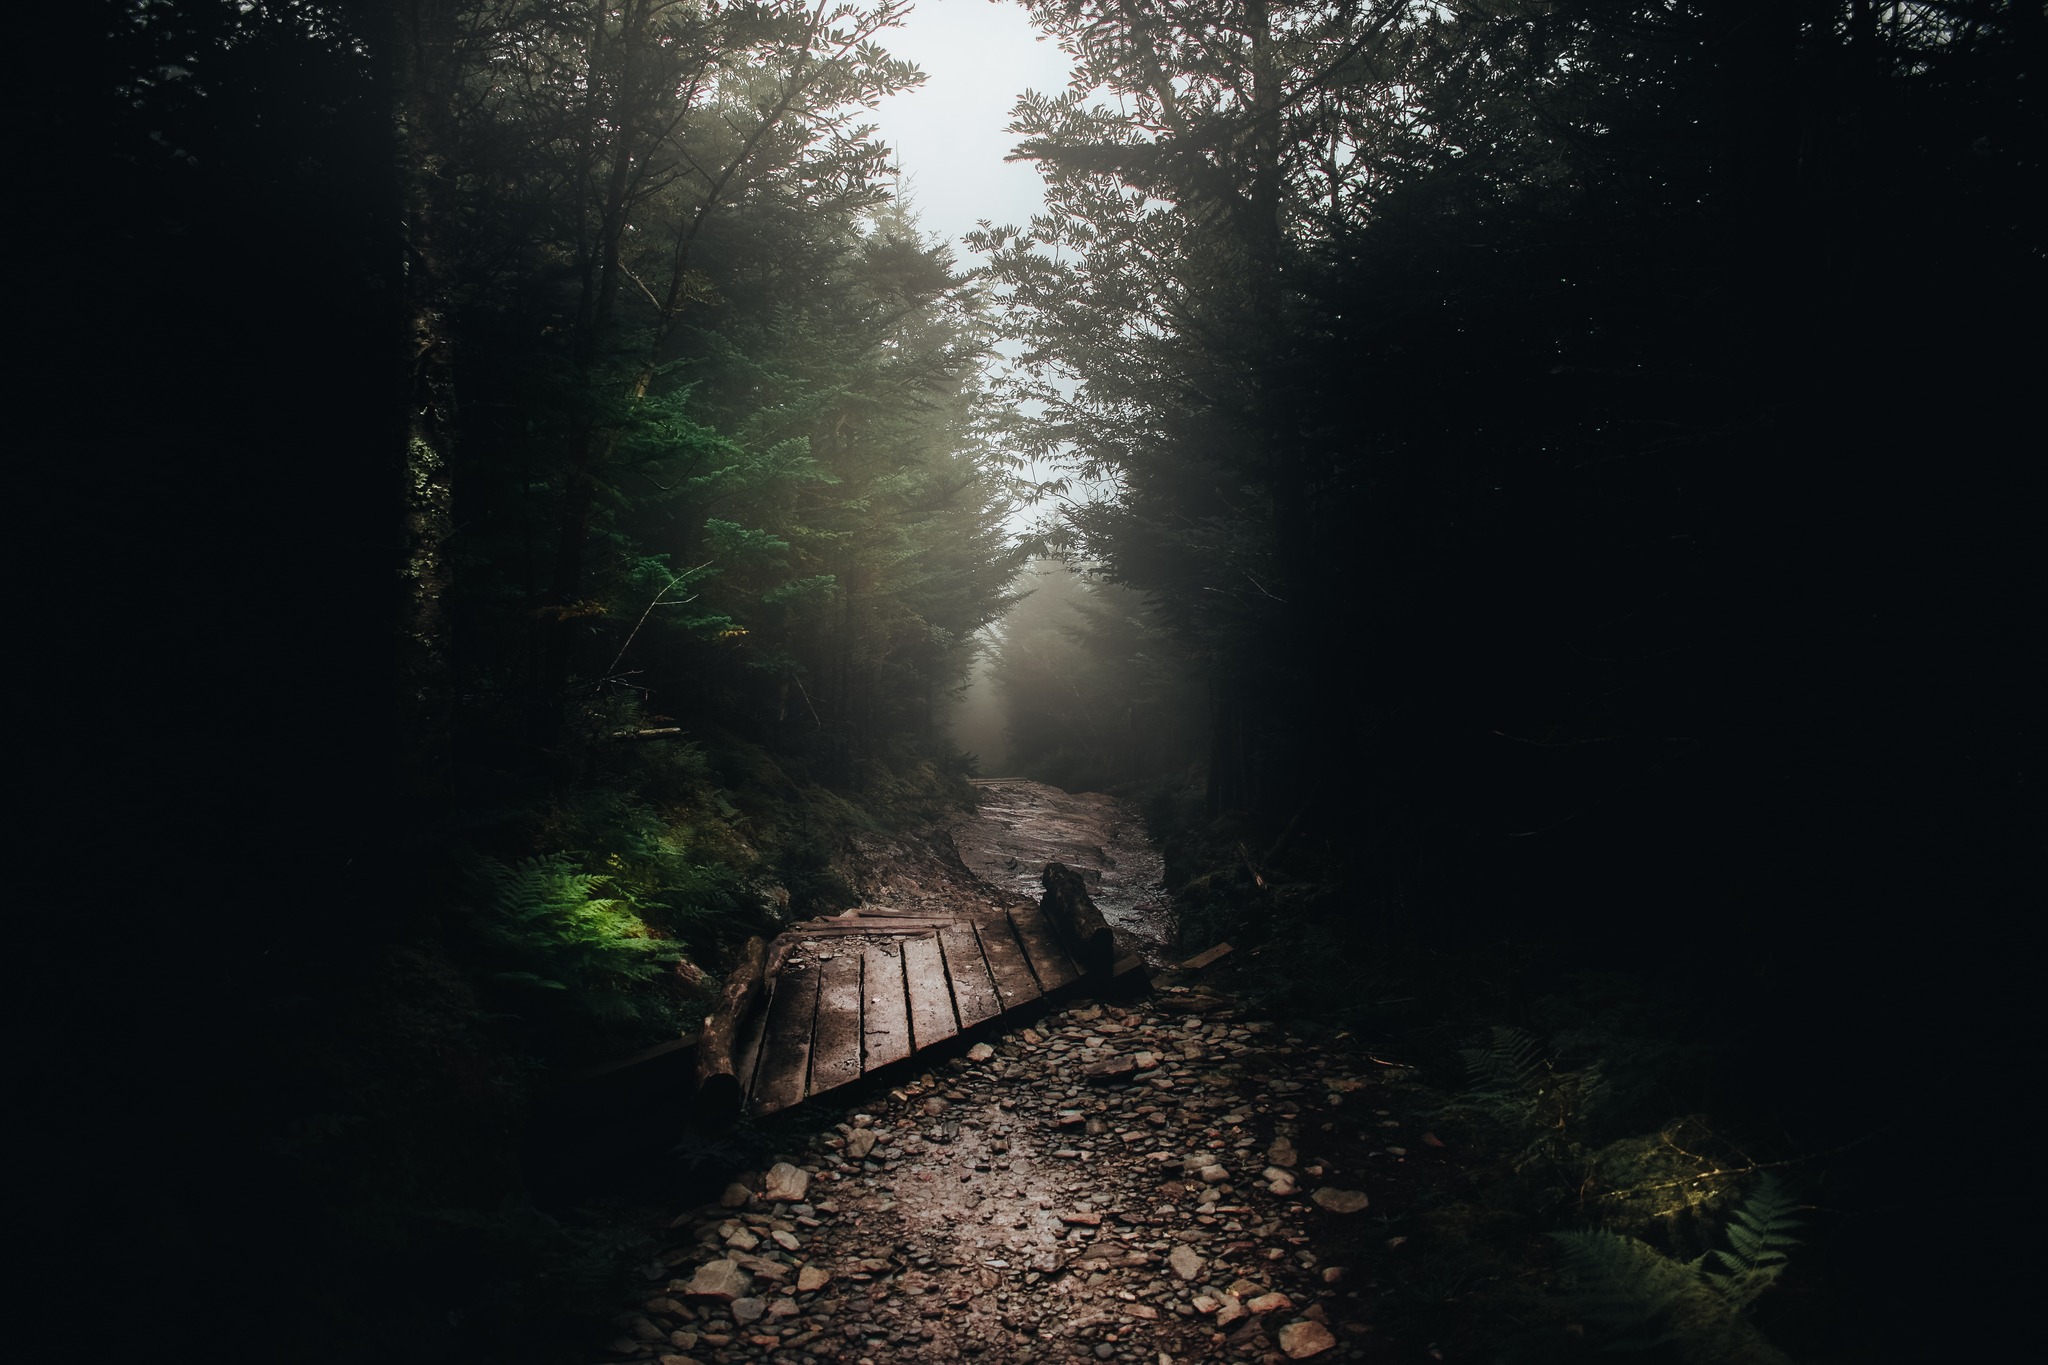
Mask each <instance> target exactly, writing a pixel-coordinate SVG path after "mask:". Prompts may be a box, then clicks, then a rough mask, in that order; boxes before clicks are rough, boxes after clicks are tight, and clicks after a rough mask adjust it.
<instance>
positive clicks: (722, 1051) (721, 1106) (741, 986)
mask: <svg viewBox="0 0 2048 1365" xmlns="http://www.w3.org/2000/svg"><path fill="white" fill-rule="evenodd" d="M767 961H768V945H767V943H765V942H764V941H763V940H761V939H760V938H758V937H756V938H750V939H748V940H747V941H746V944H745V946H743V947H742V948H741V949H740V955H739V958H738V960H736V961H735V962H734V963H733V967H732V973H731V974H730V975H729V976H727V977H726V978H725V989H724V990H722V991H720V992H719V993H718V1008H717V1009H716V1010H714V1011H713V1012H712V1013H711V1015H710V1016H709V1017H708V1018H706V1019H705V1021H704V1032H703V1033H702V1034H700V1035H699V1036H698V1039H697V1106H696V1107H697V1109H698V1111H699V1113H700V1115H701V1116H702V1117H704V1118H706V1119H709V1120H710V1121H711V1122H713V1123H722V1122H727V1121H730V1120H731V1119H734V1118H737V1117H738V1116H739V1112H740V1104H741V1102H742V1101H743V1100H744V1099H745V1098H746V1095H745V1087H744V1084H743V1082H742V1081H741V1079H740V1077H739V1076H738V1075H737V1074H736V1072H735V1069H734V1066H733V1043H734V1040H735V1039H737V1038H738V1036H739V1031H740V1025H741V1024H742V1023H744V1022H745V1021H746V1017H747V1010H748V1008H749V1007H750V1006H752V1004H753V1003H754V997H755V996H756V995H758V994H760V991H761V982H762V980H763V979H764V977H765V976H766V972H765V971H764V968H765V967H766V965H767Z"/></svg>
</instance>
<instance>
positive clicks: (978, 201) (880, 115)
mask: <svg viewBox="0 0 2048 1365" xmlns="http://www.w3.org/2000/svg"><path fill="white" fill-rule="evenodd" d="M880 41H881V43H882V46H883V47H885V48H887V49H888V50H889V52H890V54H891V55H892V56H896V57H902V58H905V59H907V60H909V61H913V62H916V63H917V64H918V66H919V67H920V68H922V69H923V71H924V73H925V83H924V85H923V86H921V87H919V88H918V89H916V90H913V91H911V92H909V93H908V94H903V95H895V96H892V97H890V98H889V99H886V100H884V101H882V103H881V106H880V107H879V108H878V109H877V110H876V112H875V121H876V122H877V123H878V124H880V126H881V132H882V137H883V139H884V140H885V141H887V142H888V143H889V144H890V145H891V146H893V147H895V148H896V151H897V156H898V159H899V160H900V162H901V164H902V167H903V186H904V193H905V195H906V197H907V198H908V199H909V200H910V202H911V204H912V206H913V207H914V208H916V209H917V211H918V216H919V218H920V220H921V221H922V223H923V226H924V230H925V231H926V232H930V233H936V234H937V235H939V236H940V237H943V238H944V239H945V240H946V241H947V242H948V243H949V244H951V246H952V247H953V253H954V256H955V258H956V259H957V260H958V261H959V262H960V264H961V265H963V266H964V265H969V264H972V261H971V260H970V259H969V254H968V252H967V249H966V248H965V247H962V246H961V245H960V237H961V235H962V234H963V233H967V232H971V231H973V230H974V227H975V224H976V223H977V222H978V221H979V220H980V219H983V218H986V219H988V220H989V221H990V222H992V223H997V224H1001V223H1015V224H1017V225H1018V226H1020V227H1021V226H1022V225H1023V224H1024V223H1025V222H1027V221H1028V220H1029V219H1030V217H1031V215H1032V214H1033V213H1036V212H1037V211H1038V210H1039V209H1040V208H1041V207H1042V206H1043V204H1044V200H1043V199H1042V198H1041V196H1040V194H1039V190H1038V172H1037V170H1036V169H1035V168H1034V167H1033V166H1031V165H1030V163H1028V162H1021V161H1019V162H1011V163H1008V164H1006V163H1005V162H1004V161H1003V157H1004V156H1005V155H1007V154H1008V153H1009V151H1010V149H1011V147H1013V146H1015V145H1016V142H1017V139H1016V137H1015V136H1014V135H1012V134H1010V133H1006V132H1004V131H1003V126H1004V125H1005V124H1007V123H1008V122H1009V121H1010V106H1011V105H1013V104H1015V103H1016V101H1017V96H1019V95H1021V94H1022V93H1024V91H1026V90H1042V91H1046V92H1048V93H1051V92H1053V91H1057V90H1059V89H1060V88H1061V87H1063V86H1064V85H1065V84H1066V83H1067V59H1066V56H1065V55H1064V54H1063V53H1061V51H1060V50H1059V49H1058V48H1057V47H1055V46H1053V44H1051V43H1050V42H1039V41H1037V34H1036V33H1035V32H1034V31H1033V29H1032V27H1031V24H1030V22H1029V21H1028V20H1026V19H1025V17H1024V11H1023V10H1022V9H1020V8H1018V7H1017V6H1016V5H1014V4H1009V3H1002V4H995V3H991V0H919V3H918V5H917V7H916V9H914V10H912V11H911V14H910V17H909V18H908V19H907V20H905V21H904V24H903V27H901V28H898V29H892V30H890V31H888V32H886V33H884V34H882V35H881V39H880Z"/></svg>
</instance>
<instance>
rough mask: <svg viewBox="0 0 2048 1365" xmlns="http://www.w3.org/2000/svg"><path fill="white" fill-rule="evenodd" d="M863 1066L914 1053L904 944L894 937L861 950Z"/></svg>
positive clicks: (893, 1059)
mask: <svg viewBox="0 0 2048 1365" xmlns="http://www.w3.org/2000/svg"><path fill="white" fill-rule="evenodd" d="M861 1053H862V1069H863V1070H865V1071H873V1070H874V1069H875V1068H876V1067H878V1066H887V1065H888V1064H889V1063H891V1062H900V1061H902V1060H903V1059H904V1058H905V1057H908V1056H909V1055H910V1003H909V1001H907V1000H906V999H905V998H904V994H903V945H902V943H901V942H900V941H895V940H892V941H890V942H886V943H870V944H868V945H867V946H866V947H864V948H863V949H862V950H861Z"/></svg>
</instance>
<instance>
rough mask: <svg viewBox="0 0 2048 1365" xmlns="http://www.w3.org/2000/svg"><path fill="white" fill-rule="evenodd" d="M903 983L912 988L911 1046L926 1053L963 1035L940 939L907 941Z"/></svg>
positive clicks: (912, 939) (910, 993) (936, 937)
mask: <svg viewBox="0 0 2048 1365" xmlns="http://www.w3.org/2000/svg"><path fill="white" fill-rule="evenodd" d="M903 980H904V984H905V985H906V986H907V987H908V988H909V989H908V991H907V992H906V993H907V994H908V995H909V997H910V1036H911V1045H912V1046H913V1047H915V1048H916V1049H918V1050H919V1051H922V1050H923V1049H925V1048H928V1047H930V1046H931V1045H932V1044H934V1043H942V1042H944V1041H945V1040H946V1039H948V1038H951V1037H952V1036H953V1035H954V1034H956V1033H958V1032H959V1031H960V1026H959V1021H958V1019H957V1018H956V1016H955V1015H954V1013H953V992H952V989H951V987H950V986H949V985H948V984H947V981H946V960H945V957H944V955H943V954H941V953H940V951H939V939H938V935H936V934H934V935H932V936H931V937H930V938H908V939H905V940H903Z"/></svg>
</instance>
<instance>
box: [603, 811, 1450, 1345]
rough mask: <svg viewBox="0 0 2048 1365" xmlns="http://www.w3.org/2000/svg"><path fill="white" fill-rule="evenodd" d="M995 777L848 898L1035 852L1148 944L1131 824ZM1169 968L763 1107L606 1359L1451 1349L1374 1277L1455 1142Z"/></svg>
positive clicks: (939, 896) (1124, 816)
mask: <svg viewBox="0 0 2048 1365" xmlns="http://www.w3.org/2000/svg"><path fill="white" fill-rule="evenodd" d="M982 787H983V806H982V808H981V810H980V811H979V812H978V813H977V814H976V815H975V816H974V817H970V818H968V819H965V820H962V821H958V822H955V823H954V824H952V825H950V826H949V827H948V828H947V829H946V830H944V831H935V832H934V835H935V836H936V837H934V839H933V840H932V842H931V845H930V846H929V847H928V848H926V849H925V851H924V852H923V853H922V854H920V853H919V851H918V848H917V846H916V845H914V844H910V843H904V842H897V841H890V842H888V843H886V844H879V843H878V844H877V845H875V846H873V847H870V848H868V849H865V850H863V854H862V856H863V860H864V861H863V865H862V867H861V868H860V872H861V880H862V881H863V882H865V883H866V885H864V886H863V888H862V889H863V891H864V892H865V893H867V894H870V895H875V896H879V895H881V894H884V893H887V894H891V895H895V896H899V897H900V896H910V897H914V898H929V899H930V900H931V901H933V902H940V901H943V900H945V899H946V898H948V897H951V896H958V895H968V896H975V897H978V898H981V899H983V900H984V901H985V900H986V898H988V897H989V896H991V895H1002V894H1015V895H1023V894H1035V893H1036V891H1037V889H1038V888H1037V882H1036V875H1037V870H1038V869H1039V868H1041V867H1043V865H1044V863H1045V862H1048V861H1061V862H1066V863H1068V864H1069V865H1070V866H1074V867H1077V868H1080V869H1082V870H1083V872H1084V875H1088V874H1089V873H1091V872H1092V873H1093V875H1092V876H1091V877H1090V880H1091V883H1092V885H1093V886H1094V887H1095V888H1096V894H1097V895H1098V897H1099V898H1100V899H1101V902H1102V905H1103V909H1104V911H1105V913H1106V915H1107V916H1108V917H1110V918H1111V920H1112V922H1113V923H1114V924H1115V925H1116V927H1117V929H1118V932H1119V934H1120V935H1128V937H1129V939H1130V941H1131V943H1132V944H1133V945H1134V946H1136V947H1138V948H1139V949H1140V950H1143V951H1148V952H1149V953H1151V954H1154V955H1157V954H1159V953H1161V952H1163V951H1164V949H1165V948H1166V946H1167V944H1168V942H1169V941H1170V939H1169V928H1168V926H1169V925H1170V920H1169V919H1168V917H1167V916H1166V913H1165V909H1166V907H1165V905H1164V897H1163V893H1158V892H1157V888H1156V881H1157V867H1158V863H1157V855H1156V853H1153V852H1152V851H1151V850H1150V849H1149V847H1148V846H1146V845H1145V844H1144V840H1143V836H1142V831H1141V829H1140V827H1139V826H1138V824H1137V822H1136V820H1135V818H1134V813H1133V812H1130V811H1129V810H1128V809H1127V808H1125V807H1123V806H1122V805H1121V804H1120V803H1116V802H1113V801H1110V800H1109V799H1108V798H1104V797H1096V796H1081V797H1076V796H1072V795H1070V794H1067V793H1063V792H1058V791H1057V790H1056V789H1053V788H1048V787H1044V786H1042V785H1040V784H1036V783H1021V782H1011V781H1000V782H990V783H984V784H982ZM944 836H950V839H949V838H947V837H944ZM949 845H950V846H949ZM955 848H957V850H958V857H957V858H956V857H954V856H953V850H954V849H955ZM1013 860H1014V862H1015V866H1012V861H1013ZM963 865H964V866H963ZM969 867H971V868H974V869H975V870H976V871H978V872H979V873H980V874H981V876H983V877H986V878H988V881H986V882H984V881H980V880H977V879H975V878H974V877H973V876H972V875H971V874H968V873H967V872H966V868H969ZM1027 870H1028V871H1029V873H1030V876H1029V877H1028V878H1027V877H1026V875H1025V873H1026V871H1027ZM1158 983H1159V984H1158V987H1157V989H1156V990H1155V991H1154V992H1153V993H1152V994H1150V995H1148V996H1146V997H1144V998H1141V999H1138V1000H1135V1001H1130V1002H1126V1003H1122V1004H1119V1003H1112V1002H1096V1001H1085V1000H1084V1001H1080V1002H1075V1003H1070V1004H1068V1005H1067V1006H1066V1007H1064V1008H1062V1009H1059V1010H1057V1011H1054V1012H1052V1013H1050V1014H1048V1015H1045V1016H1043V1017H1041V1018H1039V1019H1037V1020H1035V1021H1034V1022H1032V1023H1031V1024H1029V1025H1028V1026H1023V1025H1020V1026H1018V1027H1015V1028H1013V1029H1011V1030H1010V1031H1008V1032H1007V1033H1001V1034H996V1035H993V1036H989V1037H984V1038H982V1039H981V1040H980V1041H977V1042H974V1043H973V1044H972V1045H971V1047H965V1046H963V1047H962V1048H959V1049H955V1050H954V1051H953V1052H952V1053H951V1054H950V1055H948V1054H946V1053H943V1052H940V1051H938V1050H934V1051H933V1052H931V1053H927V1054H923V1055H922V1059H921V1061H920V1062H919V1063H917V1064H916V1068H921V1069H915V1068H914V1069H913V1071H912V1072H911V1073H909V1074H906V1075H902V1076H899V1077H895V1078H876V1079H873V1080H867V1081H862V1082H859V1083H857V1084H855V1085H852V1086H848V1087H845V1088H843V1089H841V1090H837V1091H834V1092H832V1093H831V1094H830V1095H828V1096H823V1097H820V1098H818V1099H814V1100H812V1101H810V1102H808V1103H807V1104H805V1105H804V1106H801V1107H800V1108H798V1109H795V1110H792V1111H789V1112H787V1113H786V1114H782V1115H777V1116H776V1117H775V1118H773V1119H771V1120H767V1121H765V1122H764V1123H762V1125H761V1126H760V1127H759V1128H758V1129H757V1130H756V1133H755V1136H756V1137H757V1138H758V1139H759V1140H760V1141H761V1143H762V1144H763V1147H764V1151H765V1156H764V1160H763V1161H762V1163H761V1165H760V1167H759V1168H757V1169H754V1170H749V1171H744V1172H740V1173H738V1174H737V1175H736V1177H735V1179H734V1180H733V1181H732V1183H731V1184H730V1185H729V1186H728V1187H727V1189H726V1191H725V1194H724V1196H723V1198H722V1199H720V1200H717V1201H713V1202H711V1203H709V1204H705V1205H702V1206H699V1207H695V1208H689V1209H683V1210H681V1211H677V1212H674V1213H673V1216H670V1214H669V1213H667V1212H664V1214H663V1215H662V1218H661V1221H660V1223H659V1224H658V1225H657V1226H658V1228H659V1231H658V1234H657V1235H658V1236H659V1237H660V1238H661V1239H662V1243H661V1244H662V1247H663V1250H662V1252H661V1254H660V1256H659V1257H658V1259H656V1260H653V1261H651V1262H649V1263H648V1264H647V1265H646V1267H645V1273H646V1276H647V1283H646V1288H645V1291H644V1298H643V1299H642V1301H640V1302H639V1303H638V1304H637V1306H635V1307H634V1308H632V1309H631V1310H630V1311H627V1312H624V1313H622V1314H621V1316H620V1317H619V1319H618V1320H617V1321H618V1335H617V1337H616V1339H615V1340H613V1341H612V1342H611V1343H610V1348H609V1349H610V1351H611V1358H612V1359H614V1360H618V1359H641V1360H648V1361H652V1362H655V1363H656V1365H738V1362H773V1365H892V1363H893V1362H899V1361H901V1362H910V1361H920V1362H922V1361H981V1362H997V1361H1000V1362H1006V1363H1007V1365H1036V1362H1042V1361H1043V1362H1075V1363H1076V1365H1079V1363H1081V1362H1098V1361H1122V1362H1140V1363H1141V1365H1178V1363H1179V1362H1191V1361H1198V1360H1230V1361H1258V1362H1262V1365H1272V1363H1274V1362H1284V1361H1287V1360H1307V1359H1315V1360H1328V1361H1335V1360H1373V1361H1388V1360H1393V1359H1419V1360H1425V1361H1426V1360H1429V1359H1433V1358H1440V1357H1435V1356H1434V1355H1433V1353H1432V1354H1428V1355H1425V1354H1423V1353H1422V1352H1420V1351H1415V1350H1412V1349H1411V1350H1406V1351H1397V1352H1391V1353H1390V1351H1389V1350H1388V1347H1389V1344H1390V1343H1389V1342H1388V1341H1387V1339H1386V1337H1385V1336H1384V1335H1382V1334H1381V1333H1380V1332H1379V1330H1378V1328H1377V1327H1376V1324H1375V1322H1374V1320H1373V1319H1374V1308H1375V1302H1376V1299H1377V1297H1378V1296H1377V1294H1376V1293H1375V1290H1376V1288H1377V1286H1376V1284H1375V1281H1374V1279H1373V1275H1372V1269H1371V1266H1372V1263H1373V1260H1374V1257H1375V1255H1378V1254H1385V1245H1386V1243H1387V1234H1386V1226H1385V1224H1384V1222H1382V1221H1381V1216H1382V1215H1383V1214H1384V1213H1385V1212H1386V1211H1387V1210H1388V1209H1389V1208H1394V1209H1398V1208H1399V1207H1400V1206H1401V1204H1402V1203H1404V1202H1405V1199H1406V1196H1405V1195H1404V1190H1406V1189H1407V1188H1409V1187H1411V1186H1412V1185H1413V1183H1414V1177H1415V1176H1416V1175H1417V1174H1418V1173H1419V1171H1418V1166H1428V1165H1430V1164H1433V1163H1435V1162H1437V1161H1440V1160H1441V1156H1442V1154H1441V1152H1440V1151H1439V1150H1438V1149H1436V1148H1433V1147H1431V1146H1430V1145H1428V1144H1427V1143H1424V1142H1420V1141H1418V1139H1417V1136H1416V1135H1415V1134H1414V1133H1412V1132H1410V1131H1409V1130H1408V1128H1407V1126H1406V1125H1408V1124H1409V1123H1411V1122H1412V1119H1411V1118H1410V1117H1409V1116H1408V1115H1406V1114H1404V1113H1402V1112H1400V1111H1399V1110H1398V1109H1397V1108H1396V1105H1397V1104H1398V1101H1396V1100H1394V1099H1392V1098H1391V1097H1390V1096H1389V1095H1388V1094H1387V1093H1386V1092H1383V1091H1382V1090H1381V1088H1380V1084H1379V1082H1378V1081H1377V1080H1376V1079H1375V1078H1374V1076H1373V1075H1371V1074H1369V1073H1371V1072H1372V1071H1373V1066H1372V1064H1371V1061H1370V1059H1368V1058H1365V1057H1363V1056H1360V1055H1356V1054H1347V1053H1344V1052H1342V1051H1341V1050H1339V1049H1337V1048H1336V1047H1334V1046H1327V1045H1324V1044H1322V1043H1319V1042H1311V1041H1310V1040H1307V1039H1304V1038H1302V1037H1299V1036H1294V1035H1291V1034H1289V1033H1288V1032H1287V1030H1286V1029H1285V1028H1283V1027H1281V1026H1279V1025H1277V1024H1274V1023H1272V1022H1270V1021H1267V1020H1263V1019H1259V1018H1256V1017H1252V1015H1251V1014H1250V1013H1249V1012H1248V1011H1247V1010H1246V1009H1245V1007H1244V1006H1243V1005H1242V1004H1241V1003H1240V1002H1238V1001H1236V1000H1234V999H1233V998H1232V997H1230V996H1229V995H1227V994H1225V993H1222V992H1218V991H1216V990H1213V989H1210V988H1208V987H1206V986H1204V985H1202V984H1201V983H1200V982H1199V981H1194V980H1181V979H1178V978H1176V977H1175V976H1174V975H1173V974H1171V973H1162V974H1160V975H1159V977H1158ZM1411 1162H1412V1163H1416V1165H1411V1164H1409V1163H1411ZM1397 1240H1405V1239H1397ZM1414 1345H1416V1346H1419V1345H1420V1343H1414Z"/></svg>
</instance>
